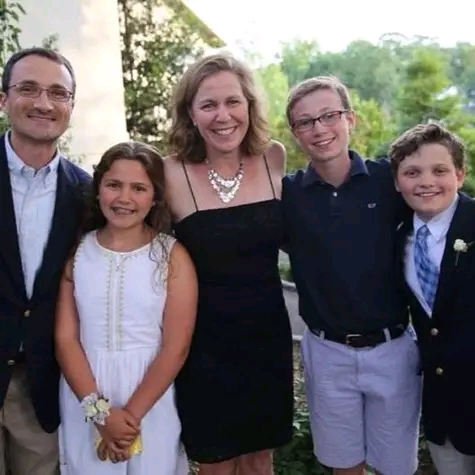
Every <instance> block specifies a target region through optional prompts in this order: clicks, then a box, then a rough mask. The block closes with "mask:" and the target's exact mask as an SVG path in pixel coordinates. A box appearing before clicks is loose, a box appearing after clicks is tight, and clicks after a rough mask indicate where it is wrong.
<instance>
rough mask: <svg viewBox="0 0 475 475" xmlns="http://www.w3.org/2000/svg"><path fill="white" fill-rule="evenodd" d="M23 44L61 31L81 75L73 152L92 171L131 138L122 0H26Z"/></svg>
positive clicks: (67, 52)
mask: <svg viewBox="0 0 475 475" xmlns="http://www.w3.org/2000/svg"><path fill="white" fill-rule="evenodd" d="M7 1H8V0H7ZM20 3H21V4H22V6H23V7H24V8H25V10H26V15H25V16H23V17H22V18H21V23H20V27H21V29H22V35H21V45H22V47H28V46H33V45H41V43H42V41H43V39H44V38H46V37H47V36H49V35H51V34H57V35H58V49H59V50H60V51H61V53H62V54H64V55H65V56H66V57H67V58H68V59H69V60H70V61H71V62H72V64H73V67H74V69H75V72H76V76H77V83H78V87H77V95H76V106H75V110H74V112H73V117H72V127H71V130H70V132H69V135H70V136H71V139H70V146H69V149H70V152H71V154H72V155H73V156H83V157H84V160H83V163H82V166H83V167H84V168H86V169H87V170H89V171H90V170H91V168H92V165H93V164H95V163H97V161H98V160H99V158H100V156H101V154H102V153H103V152H104V151H105V150H106V149H107V148H108V147H110V146H111V145H113V144H115V143H117V142H120V141H122V140H126V139H127V138H128V134H127V130H126V123H125V105H124V87H123V82H122V66H121V53H120V35H119V20H118V11H117V0H20Z"/></svg>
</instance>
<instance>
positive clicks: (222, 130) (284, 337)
mask: <svg viewBox="0 0 475 475" xmlns="http://www.w3.org/2000/svg"><path fill="white" fill-rule="evenodd" d="M172 111H173V123H172V129H171V134H170V144H171V149H172V151H173V155H172V156H170V157H169V158H168V159H167V160H166V161H165V162H166V170H165V171H166V177H167V189H168V191H167V192H168V195H169V200H170V204H171V208H172V212H173V215H174V219H175V232H176V236H177V237H178V239H179V240H180V241H181V242H182V244H183V245H184V246H185V247H186V248H187V250H188V252H189V253H190V255H191V257H192V259H193V261H194V263H195V266H196V269H197V273H198V280H199V304H198V315H197V321H196V329H195V334H194V337H193V343H192V347H191V350H190V354H189V357H188V360H187V362H186V364H185V366H184V368H183V370H182V372H181V373H180V375H179V377H178V379H177V381H176V394H177V404H178V411H179V414H180V418H181V421H182V425H183V441H184V444H185V448H186V451H187V453H188V456H189V457H190V458H191V459H192V460H194V461H196V462H199V464H200V475H237V474H239V475H271V474H272V473H273V470H272V449H274V448H276V447H278V446H281V445H284V444H286V443H287V442H289V441H290V439H291V436H292V413H293V390H292V338H291V330H290V323H289V318H288V315H287V311H286V308H285V302H284V298H283V294H282V285H281V282H280V278H279V272H278V250H279V246H280V245H281V241H282V237H283V234H284V229H283V220H282V210H281V203H280V194H281V178H282V175H283V173H284V168H285V150H284V148H283V146H282V145H281V144H279V143H277V142H273V141H271V140H270V139H269V136H268V128H267V122H266V120H265V117H264V115H263V112H262V105H261V102H260V99H259V98H258V95H257V92H256V86H255V83H254V79H253V77H252V73H251V72H250V70H249V69H248V68H247V67H246V66H245V65H244V64H242V63H241V62H239V61H237V60H236V59H235V58H233V57H231V56H229V55H225V54H216V55H212V56H208V57H205V58H203V59H200V60H198V61H197V62H196V63H195V64H194V65H192V66H191V67H190V68H189V69H188V70H187V72H186V73H185V74H184V76H183V77H182V79H181V81H180V83H179V84H178V86H177V89H176V93H175V97H174V100H173V103H172Z"/></svg>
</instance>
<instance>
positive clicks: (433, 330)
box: [430, 328, 439, 336]
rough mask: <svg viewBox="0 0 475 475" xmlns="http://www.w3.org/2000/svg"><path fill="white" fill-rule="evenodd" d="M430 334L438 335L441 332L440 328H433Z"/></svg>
mask: <svg viewBox="0 0 475 475" xmlns="http://www.w3.org/2000/svg"><path fill="white" fill-rule="evenodd" d="M430 334H431V335H432V336H437V335H438V334H439V330H437V328H431V330H430Z"/></svg>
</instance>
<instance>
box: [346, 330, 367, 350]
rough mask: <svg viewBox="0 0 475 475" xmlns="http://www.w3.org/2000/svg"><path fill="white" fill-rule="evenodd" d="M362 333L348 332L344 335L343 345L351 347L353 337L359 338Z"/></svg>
mask: <svg viewBox="0 0 475 475" xmlns="http://www.w3.org/2000/svg"><path fill="white" fill-rule="evenodd" d="M362 336H363V335H362V334H361V333H348V334H347V335H346V336H345V345H346V346H349V347H353V345H352V343H351V342H352V340H353V339H354V338H360V337H362Z"/></svg>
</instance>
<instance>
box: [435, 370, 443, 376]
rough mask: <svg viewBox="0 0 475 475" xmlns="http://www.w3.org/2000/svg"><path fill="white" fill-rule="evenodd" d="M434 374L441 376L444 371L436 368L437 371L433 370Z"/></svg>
mask: <svg viewBox="0 0 475 475" xmlns="http://www.w3.org/2000/svg"><path fill="white" fill-rule="evenodd" d="M435 374H436V375H437V376H442V375H443V374H444V370H443V369H442V368H437V369H436V370H435Z"/></svg>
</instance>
